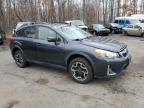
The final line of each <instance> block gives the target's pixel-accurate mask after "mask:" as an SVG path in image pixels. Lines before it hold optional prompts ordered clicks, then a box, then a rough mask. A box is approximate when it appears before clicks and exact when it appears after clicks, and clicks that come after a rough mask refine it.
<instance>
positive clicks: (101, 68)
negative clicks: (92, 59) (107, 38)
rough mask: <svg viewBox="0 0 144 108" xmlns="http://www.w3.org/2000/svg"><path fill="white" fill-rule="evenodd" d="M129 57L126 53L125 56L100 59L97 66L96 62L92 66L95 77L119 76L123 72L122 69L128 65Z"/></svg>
mask: <svg viewBox="0 0 144 108" xmlns="http://www.w3.org/2000/svg"><path fill="white" fill-rule="evenodd" d="M131 58H132V57H131V55H128V56H127V57H123V58H119V59H116V60H102V61H100V62H99V63H100V64H99V65H98V66H96V65H97V63H96V64H95V67H94V73H95V77H96V78H112V77H116V76H119V75H120V74H122V73H123V70H125V69H126V68H127V67H128V66H129V64H130V62H131Z"/></svg>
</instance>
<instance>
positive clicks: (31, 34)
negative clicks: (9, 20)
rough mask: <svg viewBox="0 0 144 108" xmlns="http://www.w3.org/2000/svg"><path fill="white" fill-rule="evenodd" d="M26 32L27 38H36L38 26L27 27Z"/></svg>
mask: <svg viewBox="0 0 144 108" xmlns="http://www.w3.org/2000/svg"><path fill="white" fill-rule="evenodd" d="M24 32H25V35H26V37H27V38H36V27H27V28H26V29H25V31H24Z"/></svg>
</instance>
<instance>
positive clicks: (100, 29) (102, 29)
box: [94, 28, 109, 31]
mask: <svg viewBox="0 0 144 108" xmlns="http://www.w3.org/2000/svg"><path fill="white" fill-rule="evenodd" d="M94 30H97V31H109V29H107V28H94Z"/></svg>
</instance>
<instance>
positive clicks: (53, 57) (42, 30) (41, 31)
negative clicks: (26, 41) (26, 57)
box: [37, 26, 65, 65]
mask: <svg viewBox="0 0 144 108" xmlns="http://www.w3.org/2000/svg"><path fill="white" fill-rule="evenodd" d="M50 38H53V39H54V38H59V42H57V43H56V42H49V41H48V39H50ZM38 39H39V40H38V42H37V54H38V58H39V60H40V61H42V62H47V63H52V64H58V65H63V64H64V53H65V44H64V42H63V38H62V37H61V36H59V35H58V34H57V33H56V32H55V31H54V30H52V29H50V28H48V27H45V26H39V27H38Z"/></svg>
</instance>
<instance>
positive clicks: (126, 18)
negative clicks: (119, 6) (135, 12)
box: [115, 17, 137, 20]
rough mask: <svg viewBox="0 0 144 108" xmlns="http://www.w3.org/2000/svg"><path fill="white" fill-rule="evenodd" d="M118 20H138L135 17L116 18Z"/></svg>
mask: <svg viewBox="0 0 144 108" xmlns="http://www.w3.org/2000/svg"><path fill="white" fill-rule="evenodd" d="M115 19H116V20H120V19H137V18H135V17H116V18H115Z"/></svg>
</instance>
